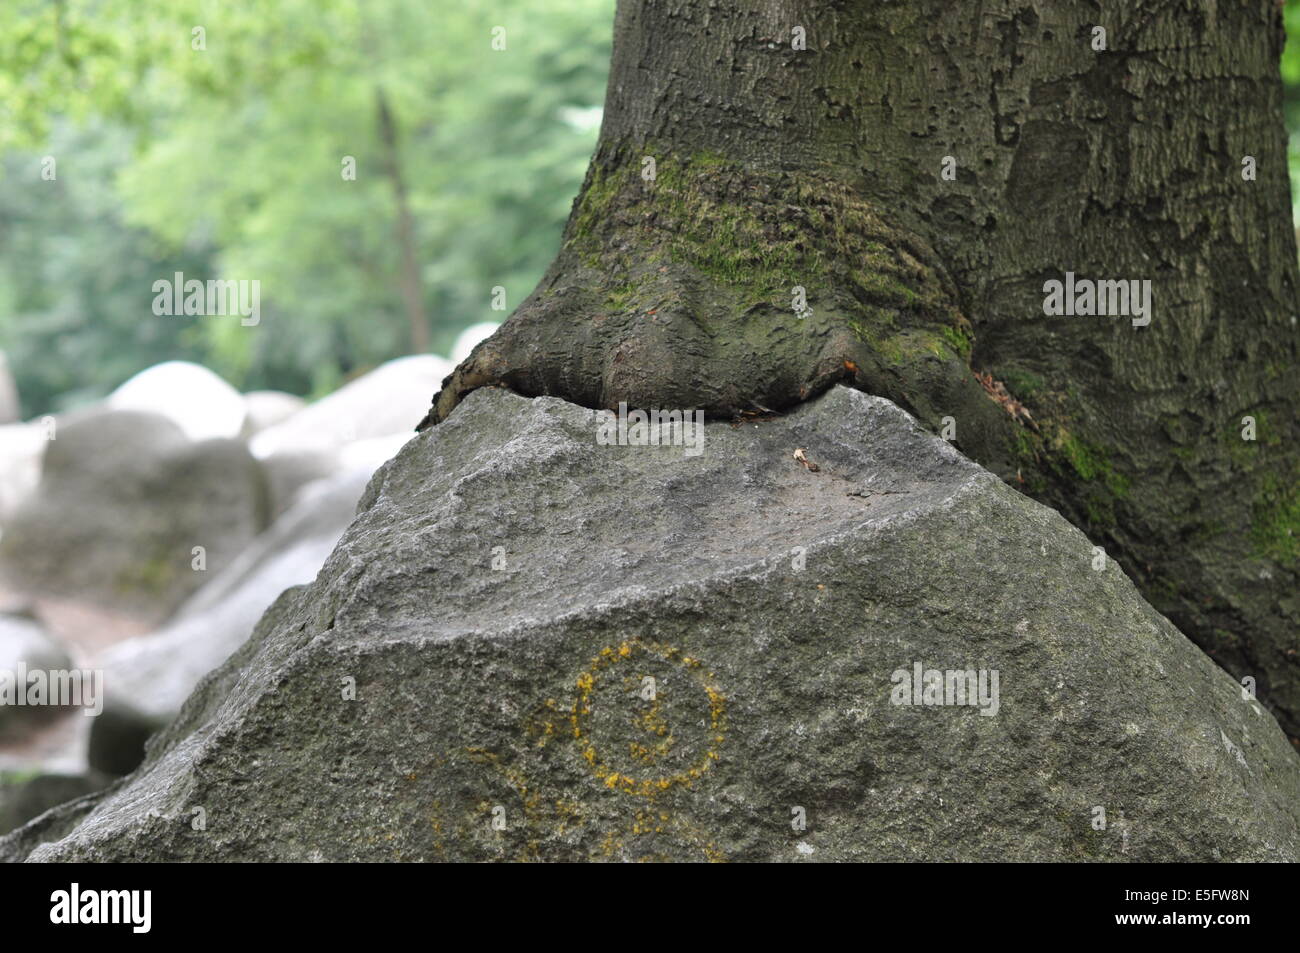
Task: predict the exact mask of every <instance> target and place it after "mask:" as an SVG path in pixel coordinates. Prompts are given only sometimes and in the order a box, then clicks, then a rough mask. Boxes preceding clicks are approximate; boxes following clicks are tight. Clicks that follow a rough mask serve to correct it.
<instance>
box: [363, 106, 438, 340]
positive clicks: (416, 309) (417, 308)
mask: <svg viewBox="0 0 1300 953" xmlns="http://www.w3.org/2000/svg"><path fill="white" fill-rule="evenodd" d="M375 109H376V111H377V113H378V117H379V143H380V147H381V148H382V149H383V156H384V159H383V162H384V174H385V175H387V176H388V181H389V182H390V183H391V184H392V187H393V203H394V204H395V205H396V206H397V248H398V251H399V253H400V255H401V265H400V278H399V280H398V284H399V286H400V287H401V290H402V305H403V307H404V309H405V311H406V323H407V326H408V328H409V331H410V345H411V353H412V354H427V353H428V352H429V322H428V321H427V320H426V319H425V317H424V296H423V294H422V292H421V288H420V268H419V265H418V264H417V262H418V261H419V256H418V255H417V254H416V251H415V224H414V221H413V220H412V218H411V206H410V203H409V202H408V201H407V198H406V181H405V180H404V179H403V178H402V162H401V158H400V156H399V154H398V149H397V123H396V122H395V121H394V120H393V113H392V110H391V109H389V107H388V97H387V96H385V95H384V90H383V89H382V88H377V89H376V90H375Z"/></svg>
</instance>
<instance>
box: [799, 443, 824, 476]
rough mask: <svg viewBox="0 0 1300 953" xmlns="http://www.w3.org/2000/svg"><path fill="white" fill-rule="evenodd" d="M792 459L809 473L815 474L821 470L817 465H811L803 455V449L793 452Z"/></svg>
mask: <svg viewBox="0 0 1300 953" xmlns="http://www.w3.org/2000/svg"><path fill="white" fill-rule="evenodd" d="M794 458H795V459H796V460H798V461H799V462H800V463H802V464H803V465H804V466H805V467H807V468H808V472H809V473H816V472H817V471H818V470H820V469H821V467H819V466H817V464H815V463H813V462H812V461H811V460H809V459H808V457H807V456H805V455H804V452H803V447H799V448H798V449H797V450H795V452H794Z"/></svg>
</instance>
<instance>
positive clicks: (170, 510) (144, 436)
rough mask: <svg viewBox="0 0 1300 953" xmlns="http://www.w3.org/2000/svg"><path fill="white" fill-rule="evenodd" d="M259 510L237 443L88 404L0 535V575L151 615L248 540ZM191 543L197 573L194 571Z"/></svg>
mask: <svg viewBox="0 0 1300 953" xmlns="http://www.w3.org/2000/svg"><path fill="white" fill-rule="evenodd" d="M267 509H268V502H267V498H266V487H265V479H264V477H263V475H262V472H261V469H260V468H259V466H258V464H257V461H255V460H254V459H253V458H252V456H250V454H249V452H248V450H247V449H246V448H245V447H244V445H243V444H241V443H240V442H238V441H236V440H229V439H213V440H205V441H202V442H199V443H192V442H190V441H189V440H188V438H186V436H185V435H184V433H183V432H182V431H181V430H180V428H179V427H178V426H177V425H176V424H175V423H173V422H172V421H170V420H168V419H166V418H164V417H161V416H159V415H157V414H151V413H145V412H141V411H124V410H103V409H100V410H94V411H90V412H87V413H85V414H83V415H80V416H77V417H75V418H73V419H70V420H68V421H66V422H61V423H60V426H59V429H58V436H57V439H55V440H53V441H50V442H49V443H48V444H47V446H46V449H45V456H44V463H43V470H42V474H41V482H40V484H39V485H38V487H37V489H36V491H35V492H34V493H32V494H31V495H30V496H28V497H27V498H26V499H25V500H24V501H23V502H22V503H21V504H20V505H19V507H18V508H17V510H16V511H15V512H14V513H13V514H12V516H11V517H10V519H9V521H8V523H7V524H6V526H5V528H4V535H3V536H2V537H0V577H2V578H3V584H4V585H5V586H7V587H8V588H11V589H14V590H17V591H20V592H27V593H32V594H33V595H43V596H50V597H62V598H68V599H76V600H81V601H84V602H86V603H90V604H93V605H96V606H101V607H104V608H106V609H113V610H118V611H122V612H129V613H132V614H134V615H137V616H139V617H140V618H142V619H146V620H152V621H154V622H159V621H161V620H162V619H164V618H166V617H167V616H168V615H170V614H171V613H172V612H173V611H174V610H175V609H176V608H177V607H178V606H179V605H180V604H181V602H183V601H184V599H185V598H186V597H187V596H188V595H189V594H190V593H192V592H193V591H194V590H196V589H197V588H198V587H199V586H200V585H201V584H202V583H203V582H205V581H206V580H207V579H210V578H211V574H212V573H213V572H217V571H220V569H221V568H222V567H224V566H225V565H227V564H228V563H229V562H230V561H231V560H232V559H234V558H235V556H236V555H237V554H238V553H239V552H240V551H241V550H242V549H243V548H244V547H245V546H246V545H247V544H248V543H249V542H251V541H252V539H253V538H254V537H255V536H256V535H257V534H258V532H260V531H261V530H262V529H263V527H264V526H265V525H266V522H267ZM195 546H202V547H203V548H204V550H205V553H206V556H205V558H206V565H207V569H206V571H203V572H198V571H195V570H194V569H193V558H194V557H193V555H192V553H193V548H194V547H195Z"/></svg>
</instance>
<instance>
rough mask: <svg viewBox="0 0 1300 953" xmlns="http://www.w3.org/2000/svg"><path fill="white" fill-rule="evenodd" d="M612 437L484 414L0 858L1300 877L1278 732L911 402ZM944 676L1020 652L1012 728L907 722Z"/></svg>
mask: <svg viewBox="0 0 1300 953" xmlns="http://www.w3.org/2000/svg"><path fill="white" fill-rule="evenodd" d="M594 421H595V418H594V414H593V413H592V412H591V411H589V410H585V409H582V408H579V407H577V406H574V405H570V404H566V403H564V402H562V401H559V400H557V399H552V398H539V399H534V400H527V399H524V398H521V397H518V396H515V395H512V394H510V393H507V392H504V391H501V390H496V389H482V390H479V391H476V392H474V393H473V394H471V395H469V397H468V398H467V399H466V401H465V402H464V403H463V404H462V406H461V407H459V408H458V409H457V411H456V413H455V414H454V415H453V416H452V417H451V418H450V419H449V420H448V421H447V422H446V423H444V424H443V425H441V426H439V427H437V428H435V429H433V430H431V431H429V432H426V433H424V434H423V435H421V436H420V437H419V438H417V439H415V440H413V441H411V442H410V443H409V444H407V445H406V446H405V447H404V448H403V450H402V451H401V453H400V454H399V455H398V456H397V457H396V458H395V459H394V460H393V461H391V462H390V463H389V464H387V465H386V466H385V467H384V468H383V469H381V470H380V471H379V473H378V474H377V475H376V477H375V479H374V480H373V481H372V483H371V485H370V487H369V488H368V489H367V491H366V495H365V497H364V498H363V499H362V502H361V505H360V512H359V515H358V518H357V520H356V521H355V522H354V523H353V524H352V526H351V527H350V528H349V529H348V531H347V533H346V534H345V535H344V537H343V539H342V541H341V542H340V544H339V545H338V547H337V548H336V550H335V551H334V553H333V555H332V556H331V557H330V559H329V561H328V562H327V563H326V565H325V567H324V568H323V569H322V571H321V573H320V575H319V576H318V577H317V579H316V581H315V582H314V583H313V584H312V585H311V586H309V587H306V588H303V589H295V590H290V591H289V592H287V593H286V594H285V595H283V596H282V597H281V598H280V599H279V600H277V602H276V603H275V604H274V605H273V606H272V607H271V609H270V610H269V611H268V612H267V614H266V616H264V617H263V619H262V621H261V622H260V623H259V625H258V628H257V631H256V632H255V633H254V635H253V637H252V638H251V639H250V640H249V641H248V643H246V644H245V645H244V646H243V647H242V648H241V649H240V650H239V651H238V652H237V653H236V654H235V655H234V656H233V657H232V658H231V659H230V660H229V661H228V662H227V663H226V664H225V665H223V666H222V667H221V668H220V669H219V670H218V671H217V672H215V673H214V674H213V675H211V676H209V677H208V678H207V679H206V680H205V681H204V682H203V683H202V684H201V685H200V686H199V688H198V689H197V690H196V692H195V693H194V695H192V696H191V698H190V700H189V701H188V702H187V703H186V706H185V708H184V709H183V711H182V712H181V715H180V717H179V718H178V719H177V720H176V721H175V722H173V723H172V725H171V726H169V727H168V728H167V729H166V730H165V731H164V732H163V733H162V734H161V735H160V736H158V737H157V738H155V739H154V741H153V742H152V743H151V745H150V751H149V758H148V760H147V761H146V763H145V764H144V765H143V766H141V768H140V769H139V770H137V771H136V772H135V773H134V774H133V775H131V776H130V777H129V778H128V779H126V780H125V781H123V782H122V783H121V784H120V785H118V786H115V787H114V788H113V789H111V790H110V791H108V792H106V793H105V794H104V795H101V796H91V797H89V798H86V799H83V800H82V801H80V802H76V803H75V804H72V805H65V806H64V807H61V808H59V809H56V810H55V811H53V812H50V813H48V814H46V815H44V816H43V817H41V818H38V819H37V820H36V821H35V822H33V824H32V825H29V826H28V827H26V828H22V829H20V830H18V831H16V832H14V834H12V835H10V837H9V838H7V839H5V840H0V856H2V857H5V858H8V859H22V858H24V857H28V855H29V852H30V859H33V860H136V859H150V860H178V859H220V860H235V859H280V860H307V859H326V860H345V859H373V860H381V859H406V860H417V859H424V860H435V859H457V860H478V859H503V860H504V859H548V860H570V859H575V860H576V859H589V858H593V859H611V860H647V859H660V858H671V859H683V860H697V859H698V860H721V859H731V860H845V859H860V860H1085V859H1097V860H1132V861H1154V860H1296V859H1297V858H1298V857H1300V816H1298V815H1300V759H1297V757H1296V755H1295V753H1294V752H1293V751H1292V750H1291V749H1290V747H1289V745H1288V744H1287V741H1286V739H1285V738H1284V737H1283V735H1282V733H1281V732H1280V731H1279V729H1278V727H1277V725H1276V723H1275V722H1274V721H1273V719H1272V717H1271V716H1270V715H1269V714H1268V713H1267V712H1266V711H1265V710H1264V709H1263V708H1262V707H1261V706H1260V705H1258V704H1256V703H1255V702H1253V701H1252V700H1250V699H1248V698H1246V699H1243V697H1242V692H1241V689H1240V687H1239V686H1238V685H1237V684H1236V683H1234V682H1233V680H1232V679H1231V678H1230V677H1229V676H1228V675H1226V674H1225V673H1223V672H1222V671H1221V670H1219V669H1218V668H1216V667H1215V666H1214V665H1213V664H1212V663H1211V662H1210V660H1209V659H1208V658H1206V657H1205V656H1204V655H1203V654H1202V653H1201V652H1200V650H1198V649H1197V648H1196V647H1195V646H1193V645H1192V644H1191V643H1190V642H1189V641H1188V640H1187V639H1186V638H1184V637H1183V636H1182V635H1181V634H1180V633H1179V632H1178V631H1177V630H1176V629H1174V627H1173V626H1172V625H1171V624H1170V623H1169V622H1167V621H1166V620H1165V619H1163V618H1162V617H1161V616H1160V615H1158V614H1157V613H1156V612H1155V611H1154V610H1153V609H1151V608H1150V607H1149V606H1148V605H1147V604H1146V603H1145V602H1143V601H1142V599H1141V598H1140V597H1139V596H1138V594H1137V592H1136V590H1135V589H1134V587H1133V585H1132V584H1131V583H1130V582H1129V580H1128V579H1127V578H1126V577H1125V576H1124V575H1123V574H1122V573H1121V572H1120V571H1119V569H1118V568H1117V567H1116V566H1115V565H1114V564H1113V563H1108V564H1107V565H1106V566H1105V567H1104V568H1103V569H1102V570H1100V571H1097V570H1094V569H1093V568H1092V560H1093V557H1094V554H1093V549H1092V546H1091V544H1090V542H1089V541H1088V540H1087V539H1086V538H1085V537H1084V536H1083V535H1082V534H1081V533H1080V532H1079V531H1077V530H1076V529H1073V528H1072V527H1070V525H1069V524H1067V523H1066V522H1065V520H1064V519H1062V518H1061V517H1060V516H1058V515H1057V514H1056V513H1054V512H1052V511H1050V510H1047V509H1045V508H1043V507H1042V506H1039V505H1038V504H1036V503H1034V502H1032V501H1030V500H1029V499H1027V498H1025V497H1023V496H1021V495H1020V494H1018V493H1016V492H1015V491H1013V490H1011V489H1010V488H1008V487H1006V486H1005V485H1003V484H1002V483H1001V482H999V481H998V480H997V479H996V478H994V477H993V476H992V475H990V474H989V473H987V472H986V471H984V470H982V469H980V468H979V467H977V466H975V465H974V464H972V463H970V462H969V461H968V460H966V459H965V458H964V457H962V456H960V455H959V454H958V453H957V452H955V451H954V450H953V449H952V448H950V447H949V446H947V445H946V444H944V443H942V442H941V441H939V440H937V439H936V438H933V437H931V436H929V435H927V434H925V433H924V432H923V431H921V430H920V429H919V428H918V426H917V425H916V423H915V421H914V420H913V419H912V418H911V417H909V416H908V415H906V414H905V413H903V412H902V411H901V410H899V409H898V408H897V407H896V406H894V405H892V404H890V403H889V402H888V401H885V400H883V399H881V398H875V397H870V396H867V395H864V394H862V393H859V392H855V391H850V390H846V389H844V388H835V389H833V390H832V391H830V392H829V393H828V394H827V395H825V396H824V397H822V398H821V399H819V400H818V401H816V402H814V403H810V404H806V405H803V406H801V407H799V408H798V409H796V410H795V411H794V412H793V413H791V414H790V415H789V416H788V417H784V418H780V419H773V420H768V421H763V422H759V423H754V424H745V425H744V426H743V427H738V428H733V427H732V426H730V425H727V424H714V425H710V426H709V427H708V429H707V440H706V443H705V446H704V452H703V454H702V455H699V456H694V457H691V456H687V455H686V454H685V453H684V451H683V448H682V447H680V446H678V447H658V448H652V447H640V446H620V447H611V446H599V445H597V443H596V441H595V439H594V434H595V423H594ZM800 448H801V449H803V450H804V451H805V456H806V458H807V459H808V460H809V461H810V462H811V463H812V464H814V465H816V466H817V467H818V469H817V470H816V471H815V472H814V471H812V470H811V469H809V468H806V467H805V466H804V465H803V464H801V463H800V462H798V461H797V460H795V459H794V458H793V452H794V451H795V450H796V449H800ZM495 547H501V549H500V550H497V551H496V553H495V554H494V552H493V550H494V548H495ZM494 555H496V556H501V555H504V563H500V562H498V565H501V566H503V568H500V569H495V570H494V569H493V568H492V565H493V558H494ZM800 567H802V568H800ZM918 662H919V663H922V664H923V666H924V667H926V668H935V669H944V670H947V669H967V668H970V669H974V670H985V671H991V670H996V671H997V672H998V673H999V686H1000V687H999V695H998V705H997V713H996V714H995V715H991V716H986V715H984V714H982V711H981V709H980V708H979V707H972V706H924V705H922V706H910V705H895V704H893V703H891V692H893V691H894V690H895V688H896V686H895V684H894V683H893V682H891V675H892V673H894V672H895V671H896V670H900V669H901V670H904V671H905V672H908V673H910V672H911V671H912V668H913V665H914V663H918ZM648 678H653V679H654V680H655V681H654V682H653V683H651V682H649V681H647V679H648ZM353 679H355V688H356V697H355V700H347V699H346V697H345V696H346V695H347V694H348V687H349V686H350V685H351V684H352V682H351V680H353ZM989 684H990V685H991V683H989ZM651 689H653V690H651ZM989 710H991V708H989ZM197 808H203V809H204V812H205V816H206V828H205V829H204V830H195V829H194V824H193V822H192V820H191V818H193V817H194V816H195V809H197ZM1097 808H1102V809H1104V811H1105V817H1106V827H1105V829H1104V830H1096V829H1094V826H1093V822H1094V818H1096V817H1098V815H1097V813H1096V809H1097ZM78 817H80V818H81V820H80V824H79V826H77V827H76V828H75V829H73V828H72V825H73V823H74V821H75V820H76V819H77V818H78ZM800 817H803V818H804V819H805V820H806V829H804V830H797V829H796V827H797V826H798V824H797V822H798V820H799V819H800ZM494 821H495V822H497V823H496V824H495V825H494ZM54 838H62V839H60V840H57V841H56V840H53V839H54ZM42 839H46V840H48V841H49V842H48V843H46V844H44V845H42V846H40V847H39V848H38V849H36V850H35V851H34V852H33V851H31V848H32V847H33V846H34V845H35V844H36V843H38V842H39V841H40V840H42Z"/></svg>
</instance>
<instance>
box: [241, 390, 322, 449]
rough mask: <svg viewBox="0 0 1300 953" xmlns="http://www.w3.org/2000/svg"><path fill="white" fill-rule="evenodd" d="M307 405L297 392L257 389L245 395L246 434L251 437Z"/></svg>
mask: <svg viewBox="0 0 1300 953" xmlns="http://www.w3.org/2000/svg"><path fill="white" fill-rule="evenodd" d="M306 406H307V402H306V401H305V400H303V399H302V398H301V397H298V396H297V395H295V394H286V393H285V392H284V391H282V390H255V391H252V392H250V393H247V394H245V395H244V409H245V411H246V413H247V416H245V418H244V436H246V437H251V436H252V435H253V434H256V433H261V432H262V431H263V430H266V429H267V428H268V427H274V426H275V425H276V424H278V423H283V422H284V421H286V420H288V419H289V418H290V417H292V416H293V415H294V414H296V413H298V411H300V410H302V409H303V408H304V407H306Z"/></svg>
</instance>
